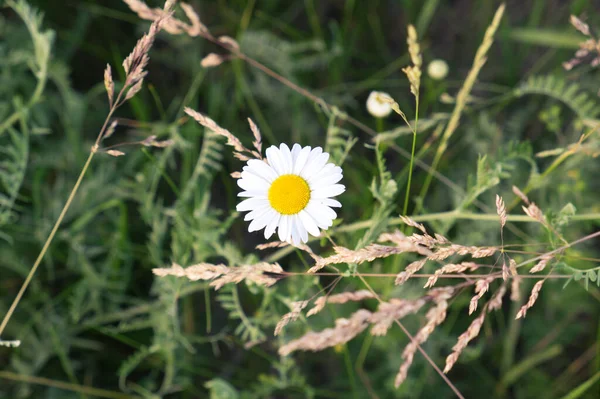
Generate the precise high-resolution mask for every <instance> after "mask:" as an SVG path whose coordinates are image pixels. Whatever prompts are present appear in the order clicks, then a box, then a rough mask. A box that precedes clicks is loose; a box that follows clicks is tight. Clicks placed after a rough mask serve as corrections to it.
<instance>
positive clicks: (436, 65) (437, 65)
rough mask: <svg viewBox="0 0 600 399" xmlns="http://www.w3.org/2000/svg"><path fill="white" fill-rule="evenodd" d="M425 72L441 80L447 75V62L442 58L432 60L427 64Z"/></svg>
mask: <svg viewBox="0 0 600 399" xmlns="http://www.w3.org/2000/svg"><path fill="white" fill-rule="evenodd" d="M427 74H428V75H429V77H430V78H432V79H435V80H442V79H444V78H445V77H446V76H448V64H447V63H446V61H444V60H440V59H438V60H433V61H431V62H430V63H429V65H428V66H427Z"/></svg>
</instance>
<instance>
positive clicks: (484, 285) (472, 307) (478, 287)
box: [469, 277, 494, 315]
mask: <svg viewBox="0 0 600 399" xmlns="http://www.w3.org/2000/svg"><path fill="white" fill-rule="evenodd" d="M492 281H494V278H493V277H488V278H483V279H479V280H477V281H476V282H475V295H474V296H473V298H471V301H470V302H469V314H470V315H471V314H473V312H475V311H476V310H477V304H478V302H479V300H480V299H481V297H482V296H483V295H484V294H485V293H486V292H487V291H488V289H489V288H490V283H491V282H492Z"/></svg>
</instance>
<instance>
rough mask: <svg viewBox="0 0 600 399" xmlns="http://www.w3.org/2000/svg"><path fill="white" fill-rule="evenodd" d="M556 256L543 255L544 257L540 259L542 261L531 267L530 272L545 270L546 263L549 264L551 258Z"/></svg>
mask: <svg viewBox="0 0 600 399" xmlns="http://www.w3.org/2000/svg"><path fill="white" fill-rule="evenodd" d="M553 258H554V256H553V255H548V254H545V255H542V258H541V259H540V261H539V262H538V263H537V264H536V265H535V266H534V267H532V268H531V270H529V273H538V272H541V271H542V270H544V269H545V268H546V265H548V262H549V261H550V260H552V259H553Z"/></svg>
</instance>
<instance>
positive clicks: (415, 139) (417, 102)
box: [402, 93, 419, 215]
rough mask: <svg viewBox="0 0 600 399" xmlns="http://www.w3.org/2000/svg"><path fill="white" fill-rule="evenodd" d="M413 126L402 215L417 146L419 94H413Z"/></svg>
mask: <svg viewBox="0 0 600 399" xmlns="http://www.w3.org/2000/svg"><path fill="white" fill-rule="evenodd" d="M415 104H416V109H415V127H414V129H413V142H412V150H411V153H410V164H409V166H408V182H407V183H406V196H405V197H404V207H403V208H402V215H406V213H407V212H408V201H409V198H410V184H411V181H412V173H413V166H414V161H415V148H416V147H417V126H418V123H419V94H418V93H417V95H416V96H415Z"/></svg>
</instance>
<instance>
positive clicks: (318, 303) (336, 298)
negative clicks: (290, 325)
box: [306, 290, 375, 316]
mask: <svg viewBox="0 0 600 399" xmlns="http://www.w3.org/2000/svg"><path fill="white" fill-rule="evenodd" d="M370 298H375V296H374V295H373V293H372V292H371V291H367V290H360V291H355V292H343V293H341V294H335V295H329V296H327V295H326V296H322V297H319V298H317V299H316V300H315V306H314V307H313V308H312V309H311V310H309V311H308V313H307V314H306V316H312V315H315V314H317V313H319V312H320V311H321V310H323V309H324V308H325V305H327V304H328V303H336V304H342V303H346V302H358V301H362V300H363V299H370Z"/></svg>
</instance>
